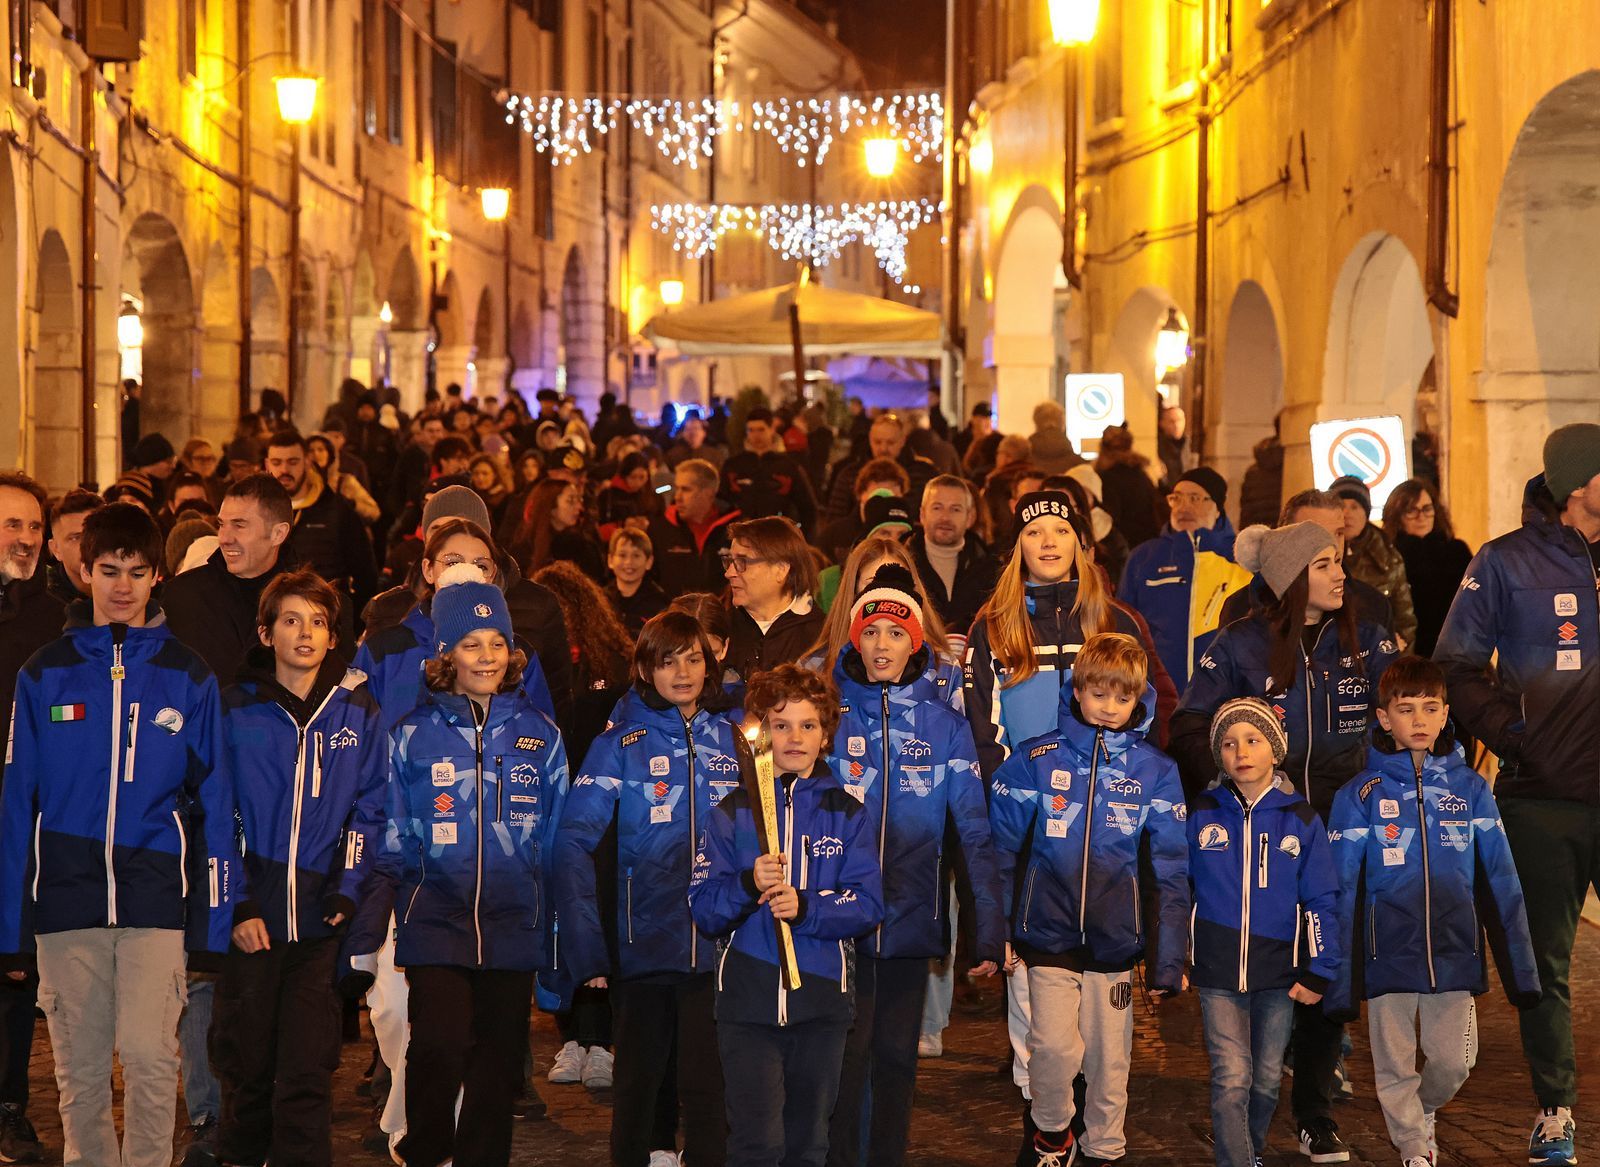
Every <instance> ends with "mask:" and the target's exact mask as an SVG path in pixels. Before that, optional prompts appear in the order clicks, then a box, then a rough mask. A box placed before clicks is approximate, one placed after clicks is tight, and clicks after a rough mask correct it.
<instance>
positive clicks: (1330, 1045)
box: [1290, 1005, 1344, 1123]
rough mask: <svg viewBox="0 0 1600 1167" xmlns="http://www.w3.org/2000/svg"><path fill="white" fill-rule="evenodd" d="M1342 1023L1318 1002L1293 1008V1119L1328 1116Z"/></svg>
mask: <svg viewBox="0 0 1600 1167" xmlns="http://www.w3.org/2000/svg"><path fill="white" fill-rule="evenodd" d="M1343 1041H1344V1026H1342V1025H1340V1024H1339V1023H1338V1022H1337V1021H1329V1020H1328V1018H1327V1015H1326V1014H1324V1013H1323V1012H1322V1006H1321V1005H1296V1006H1295V1007H1294V1034H1293V1036H1292V1037H1291V1038H1290V1045H1291V1046H1292V1048H1293V1049H1294V1090H1293V1092H1292V1093H1291V1095H1290V1102H1291V1103H1292V1105H1293V1107H1294V1117H1295V1121H1296V1122H1301V1123H1304V1122H1309V1121H1310V1120H1311V1119H1314V1118H1327V1117H1329V1116H1330V1114H1331V1112H1332V1110H1333V1077H1334V1070H1335V1068H1336V1067H1337V1066H1338V1064H1339V1047H1340V1045H1341V1044H1342V1043H1343Z"/></svg>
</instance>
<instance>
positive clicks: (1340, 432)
mask: <svg viewBox="0 0 1600 1167" xmlns="http://www.w3.org/2000/svg"><path fill="white" fill-rule="evenodd" d="M1407 455H1408V450H1407V448H1406V427H1405V423H1404V422H1402V421H1401V420H1400V418H1399V417H1396V416H1393V415H1391V416H1387V417H1356V418H1347V419H1345V420H1342V421H1323V422H1318V423H1317V424H1316V425H1314V426H1312V427H1311V468H1312V473H1313V477H1314V478H1315V480H1316V484H1317V489H1318V490H1327V489H1328V487H1329V486H1331V485H1332V484H1333V481H1334V479H1336V478H1359V479H1360V480H1361V481H1362V482H1363V483H1364V484H1365V485H1366V487H1367V489H1368V490H1369V491H1371V493H1372V509H1373V510H1374V511H1375V512H1376V511H1381V510H1383V504H1384V502H1385V501H1386V500H1387V499H1388V497H1389V495H1390V494H1391V493H1392V492H1393V491H1394V488H1395V487H1397V486H1399V485H1400V484H1401V483H1402V482H1404V481H1405V480H1406V479H1407V478H1409V477H1410V476H1411V460H1410V458H1409V457H1408V456H1407Z"/></svg>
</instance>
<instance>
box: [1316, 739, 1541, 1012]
mask: <svg viewBox="0 0 1600 1167" xmlns="http://www.w3.org/2000/svg"><path fill="white" fill-rule="evenodd" d="M1373 736H1374V740H1375V743H1376V744H1374V745H1373V747H1372V749H1371V751H1370V752H1369V753H1368V755H1367V768H1366V769H1365V770H1363V771H1362V772H1361V773H1360V774H1358V775H1356V776H1355V777H1354V778H1352V779H1351V780H1350V781H1349V782H1348V783H1347V784H1346V785H1345V786H1344V788H1343V789H1342V790H1340V791H1339V796H1338V797H1337V798H1336V799H1335V800H1334V803H1333V817H1332V818H1331V819H1330V820H1329V823H1328V826H1329V828H1330V830H1329V838H1330V839H1331V840H1332V841H1333V854H1334V859H1335V862H1336V863H1337V865H1338V874H1339V886H1340V887H1341V888H1343V896H1342V897H1341V900H1340V904H1339V947H1340V949H1341V951H1342V952H1343V953H1344V955H1345V960H1344V961H1343V962H1342V964H1341V966H1340V975H1339V977H1338V979H1337V981H1336V982H1335V984H1334V986H1333V988H1332V989H1330V990H1329V992H1328V1000H1327V1001H1326V1003H1325V1005H1324V1008H1326V1009H1327V1011H1328V1012H1329V1014H1330V1015H1333V1016H1341V1015H1342V1016H1346V1017H1349V1016H1352V1015H1354V1014H1355V1012H1356V1011H1357V1002H1358V1001H1359V1000H1362V999H1370V998H1372V997H1381V996H1383V995H1384V994H1386V993H1451V992H1470V993H1474V994H1479V993H1484V992H1486V991H1487V990H1488V976H1487V970H1486V968H1485V966H1484V955H1485V954H1484V949H1485V945H1484V943H1483V939H1484V936H1485V935H1487V937H1488V947H1489V948H1492V949H1493V950H1494V961H1495V965H1496V966H1497V967H1498V968H1499V970H1500V980H1501V982H1502V984H1503V985H1504V986H1505V991H1506V996H1507V997H1509V998H1510V1000H1511V1003H1512V1004H1513V1005H1516V1006H1518V1007H1519V1008H1523V1009H1527V1008H1531V1007H1532V1006H1534V1005H1536V1004H1538V1003H1539V998H1540V989H1539V973H1538V968H1537V965H1536V964H1535V962H1534V953H1533V943H1532V941H1531V940H1529V938H1528V915H1527V910H1526V907H1525V905H1524V903H1523V899H1522V883H1521V881H1520V880H1519V879H1518V878H1517V867H1516V863H1515V862H1514V861H1513V860H1512V858H1511V845H1510V843H1508V842H1507V840H1506V833H1505V829H1504V827H1502V826H1501V824H1500V812H1499V809H1498V808H1497V807H1496V806H1495V802H1494V795H1493V794H1491V793H1490V791H1489V784H1488V783H1487V782H1485V781H1484V780H1483V777H1482V775H1480V774H1479V773H1478V772H1477V771H1476V770H1474V769H1472V768H1471V767H1470V766H1468V765H1467V763H1466V762H1465V761H1463V760H1462V758H1461V756H1460V755H1459V754H1457V753H1456V751H1455V748H1454V743H1453V742H1451V741H1450V739H1449V738H1448V737H1443V738H1441V739H1440V742H1439V743H1438V744H1437V745H1436V746H1435V749H1441V747H1442V750H1441V752H1440V753H1437V754H1436V753H1429V754H1428V755H1427V756H1426V759H1425V760H1424V762H1423V764H1422V766H1421V767H1420V768H1419V767H1418V766H1417V765H1416V764H1415V763H1414V762H1413V761H1412V757H1411V752H1410V751H1409V750H1397V749H1396V748H1395V745H1394V740H1393V739H1392V738H1390V737H1389V735H1388V734H1385V733H1381V732H1379V733H1375V734H1374V735H1373Z"/></svg>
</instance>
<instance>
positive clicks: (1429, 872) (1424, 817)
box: [1411, 754, 1439, 993]
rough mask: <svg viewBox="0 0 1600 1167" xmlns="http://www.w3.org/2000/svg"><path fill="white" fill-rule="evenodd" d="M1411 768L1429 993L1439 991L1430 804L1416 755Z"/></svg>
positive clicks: (1413, 757) (1412, 759)
mask: <svg viewBox="0 0 1600 1167" xmlns="http://www.w3.org/2000/svg"><path fill="white" fill-rule="evenodd" d="M1411 766H1412V768H1413V769H1414V770H1415V771H1416V777H1417V842H1418V843H1419V844H1421V849H1422V936H1423V942H1424V943H1425V944H1426V945H1427V950H1428V991H1429V992H1430V993H1432V992H1437V991H1438V987H1439V985H1438V980H1437V978H1436V977H1435V976H1434V971H1433V865H1432V863H1431V862H1430V861H1429V859H1428V804H1427V802H1426V801H1424V799H1423V797H1422V767H1421V766H1420V765H1418V764H1417V759H1416V755H1415V754H1413V755H1412V758H1411Z"/></svg>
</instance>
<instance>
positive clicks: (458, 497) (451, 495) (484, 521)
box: [422, 486, 489, 534]
mask: <svg viewBox="0 0 1600 1167" xmlns="http://www.w3.org/2000/svg"><path fill="white" fill-rule="evenodd" d="M440 519H466V520H467V521H468V522H472V523H477V524H478V526H480V527H482V528H483V530H484V533H485V534H487V533H488V531H489V508H488V507H487V506H485V505H484V502H483V499H482V498H481V497H480V496H479V494H478V492H477V491H475V490H473V489H472V487H470V486H447V487H445V488H444V489H443V490H436V491H434V492H433V494H432V495H430V496H429V497H428V501H427V503H426V504H425V505H424V506H423V508H422V530H423V533H424V534H426V533H427V530H428V528H429V527H431V526H433V524H434V523H436V522H438V521H439V520H440Z"/></svg>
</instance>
